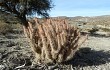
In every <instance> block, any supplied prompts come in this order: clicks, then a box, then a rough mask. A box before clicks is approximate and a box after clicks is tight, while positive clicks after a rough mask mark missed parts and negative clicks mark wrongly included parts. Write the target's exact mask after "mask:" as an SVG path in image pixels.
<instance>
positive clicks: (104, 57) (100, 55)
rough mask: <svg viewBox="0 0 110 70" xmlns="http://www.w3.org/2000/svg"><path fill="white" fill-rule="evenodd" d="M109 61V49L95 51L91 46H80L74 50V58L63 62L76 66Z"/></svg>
mask: <svg viewBox="0 0 110 70" xmlns="http://www.w3.org/2000/svg"><path fill="white" fill-rule="evenodd" d="M109 62H110V51H106V52H105V51H103V50H101V51H96V50H92V49H91V48H80V49H79V51H77V52H76V55H75V57H74V59H72V60H70V61H67V62H65V63H64V64H66V65H68V64H71V65H73V66H75V67H77V66H83V67H84V66H93V65H95V66H96V65H101V64H105V63H109Z"/></svg>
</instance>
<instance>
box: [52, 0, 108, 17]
mask: <svg viewBox="0 0 110 70" xmlns="http://www.w3.org/2000/svg"><path fill="white" fill-rule="evenodd" d="M52 1H53V3H54V5H55V6H54V8H53V9H52V10H51V12H50V16H51V17H55V16H68V17H73V16H100V15H110V0H52Z"/></svg>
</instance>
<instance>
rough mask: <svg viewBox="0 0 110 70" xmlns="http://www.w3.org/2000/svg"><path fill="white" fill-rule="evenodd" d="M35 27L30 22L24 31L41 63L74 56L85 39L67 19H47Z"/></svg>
mask: <svg viewBox="0 0 110 70" xmlns="http://www.w3.org/2000/svg"><path fill="white" fill-rule="evenodd" d="M34 26H35V27H33V26H32V24H31V23H29V27H28V28H25V27H24V31H25V34H26V35H27V37H29V38H30V39H31V41H32V44H33V46H32V49H33V51H34V53H35V56H36V61H37V62H40V63H54V62H64V61H67V60H70V59H72V58H73V55H74V54H75V52H76V51H77V49H78V47H79V46H80V45H81V44H82V43H83V42H84V41H85V39H86V38H85V37H83V38H81V36H80V32H79V30H78V29H77V28H75V27H73V26H70V25H69V24H68V22H67V21H66V20H61V19H47V20H45V21H44V22H42V23H39V22H38V20H37V19H35V25H34Z"/></svg>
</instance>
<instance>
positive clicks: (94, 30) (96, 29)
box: [89, 27, 99, 34]
mask: <svg viewBox="0 0 110 70" xmlns="http://www.w3.org/2000/svg"><path fill="white" fill-rule="evenodd" d="M97 31H99V29H98V28H96V27H94V28H92V30H89V32H90V34H95V33H96V32H97Z"/></svg>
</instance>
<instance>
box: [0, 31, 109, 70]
mask: <svg viewBox="0 0 110 70" xmlns="http://www.w3.org/2000/svg"><path fill="white" fill-rule="evenodd" d="M30 46H31V45H30V43H29V41H28V39H27V38H26V37H25V36H24V34H21V33H8V34H5V35H2V34H0V70H110V37H106V36H100V35H98V36H97V35H89V37H88V40H87V41H86V42H85V43H84V44H83V45H82V46H81V47H80V48H79V50H78V51H77V52H76V55H75V56H74V58H73V59H72V60H70V61H67V62H64V63H61V64H51V65H46V64H36V63H35V61H34V59H35V57H34V54H33V53H32V51H31V48H30Z"/></svg>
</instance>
